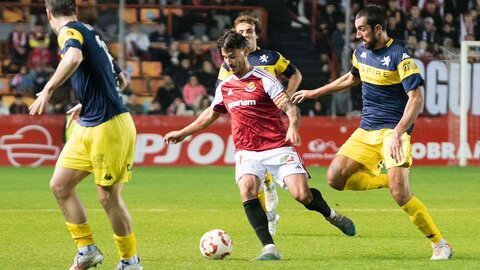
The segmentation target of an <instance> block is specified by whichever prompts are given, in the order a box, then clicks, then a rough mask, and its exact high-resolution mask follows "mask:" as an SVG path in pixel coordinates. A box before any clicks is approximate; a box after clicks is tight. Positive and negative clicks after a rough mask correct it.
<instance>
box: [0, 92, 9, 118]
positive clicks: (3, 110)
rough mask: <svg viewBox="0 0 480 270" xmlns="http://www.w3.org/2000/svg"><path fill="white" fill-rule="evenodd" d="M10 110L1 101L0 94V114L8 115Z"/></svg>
mask: <svg viewBox="0 0 480 270" xmlns="http://www.w3.org/2000/svg"><path fill="white" fill-rule="evenodd" d="M9 114H10V111H9V110H8V108H7V106H6V105H5V104H4V103H3V96H2V95H1V94H0V115H9Z"/></svg>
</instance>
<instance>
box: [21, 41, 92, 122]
mask: <svg viewBox="0 0 480 270" xmlns="http://www.w3.org/2000/svg"><path fill="white" fill-rule="evenodd" d="M82 61H83V54H82V51H81V50H80V49H78V48H74V47H71V48H69V49H68V51H67V52H66V53H65V55H64V57H63V59H62V61H60V63H59V64H58V67H57V70H56V71H55V73H54V74H53V76H52V77H51V78H50V80H49V81H48V82H47V84H46V85H45V87H44V88H43V90H42V91H41V92H40V93H38V94H37V99H36V100H35V101H34V102H33V103H32V105H30V108H29V109H30V114H31V115H35V114H42V113H43V112H44V111H45V108H46V107H47V103H48V100H49V99H50V96H51V95H52V93H53V91H55V89H57V88H58V87H59V86H61V85H62V84H63V83H64V82H65V81H66V80H67V79H68V78H69V77H70V76H71V75H72V74H73V72H75V70H76V69H77V68H78V66H80V64H81V63H82Z"/></svg>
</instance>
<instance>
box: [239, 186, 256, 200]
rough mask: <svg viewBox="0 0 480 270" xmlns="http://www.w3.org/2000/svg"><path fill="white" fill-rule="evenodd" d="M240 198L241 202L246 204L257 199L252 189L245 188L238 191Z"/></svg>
mask: <svg viewBox="0 0 480 270" xmlns="http://www.w3.org/2000/svg"><path fill="white" fill-rule="evenodd" d="M240 196H241V197H242V201H244V202H246V201H249V200H253V199H256V198H258V192H255V190H254V189H253V188H246V187H245V188H241V189H240Z"/></svg>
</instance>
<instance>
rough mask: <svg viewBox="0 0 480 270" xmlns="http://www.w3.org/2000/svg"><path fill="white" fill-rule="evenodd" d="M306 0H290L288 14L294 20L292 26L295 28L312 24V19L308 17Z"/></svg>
mask: <svg viewBox="0 0 480 270" xmlns="http://www.w3.org/2000/svg"><path fill="white" fill-rule="evenodd" d="M305 2H306V1H305V0H288V3H287V5H288V14H289V15H290V19H291V20H292V22H291V23H290V26H291V27H293V28H301V27H304V26H310V24H311V23H310V20H309V19H307V16H308V15H307V13H306V12H305V7H306V6H307V7H308V5H307V4H306V3H305Z"/></svg>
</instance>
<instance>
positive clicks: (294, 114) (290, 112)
mask: <svg viewBox="0 0 480 270" xmlns="http://www.w3.org/2000/svg"><path fill="white" fill-rule="evenodd" d="M273 102H274V103H275V105H277V107H278V108H280V110H282V111H283V112H285V114H286V115H287V117H288V120H289V125H288V130H287V136H286V138H285V141H290V142H291V143H292V144H293V145H300V144H301V138H300V133H299V132H298V129H299V128H300V110H299V109H298V107H297V106H295V104H293V103H292V102H291V101H290V97H289V96H288V94H287V93H286V92H285V91H284V92H282V93H280V94H279V95H278V96H276V97H275V98H274V99H273Z"/></svg>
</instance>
